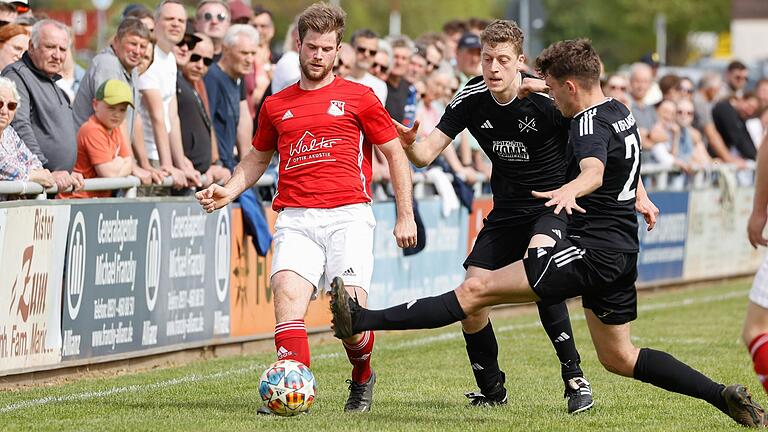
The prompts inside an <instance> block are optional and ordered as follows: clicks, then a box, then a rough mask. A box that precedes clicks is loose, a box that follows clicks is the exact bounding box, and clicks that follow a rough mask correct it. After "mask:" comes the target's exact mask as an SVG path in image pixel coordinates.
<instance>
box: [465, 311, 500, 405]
mask: <svg viewBox="0 0 768 432" xmlns="http://www.w3.org/2000/svg"><path fill="white" fill-rule="evenodd" d="M462 333H463V334H464V340H465V341H466V343H467V355H468V356H469V363H470V365H471V366H472V373H473V374H474V375H475V382H476V383H477V386H478V387H479V388H480V393H483V394H484V395H486V396H488V393H490V392H493V391H494V390H495V391H498V389H494V387H495V386H496V384H497V383H498V382H499V381H501V380H502V378H501V374H502V372H501V369H499V361H498V357H499V345H498V343H497V342H496V336H495V335H494V334H493V325H492V324H491V321H490V320H489V321H488V324H487V325H486V326H485V327H483V329H482V330H480V331H479V332H477V333H472V334H469V333H466V332H462Z"/></svg>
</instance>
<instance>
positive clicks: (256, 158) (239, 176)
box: [195, 149, 274, 213]
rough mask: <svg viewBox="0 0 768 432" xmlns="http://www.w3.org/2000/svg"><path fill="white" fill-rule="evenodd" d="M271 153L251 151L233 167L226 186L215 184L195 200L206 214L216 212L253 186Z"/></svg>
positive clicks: (197, 194)
mask: <svg viewBox="0 0 768 432" xmlns="http://www.w3.org/2000/svg"><path fill="white" fill-rule="evenodd" d="M272 153H274V150H272V151H259V150H256V149H251V151H250V152H249V153H248V154H247V155H245V157H244V158H243V160H241V161H240V163H239V164H237V166H236V167H235V172H234V174H232V178H230V179H229V181H228V182H227V184H225V185H224V186H220V185H218V184H216V183H214V184H212V185H210V186H208V188H206V189H203V190H201V191H200V192H197V193H196V194H195V198H197V201H198V202H199V203H200V205H201V206H202V207H203V210H205V211H206V212H208V213H212V212H213V211H214V210H218V209H220V208H222V207H224V206H226V205H227V204H229V203H231V202H232V201H234V200H235V198H237V197H238V196H239V195H240V194H241V193H243V191H245V190H246V189H248V188H249V187H251V186H253V184H254V183H256V180H258V179H259V178H260V177H261V175H262V174H264V171H265V170H266V169H267V166H269V161H270V160H271V159H272Z"/></svg>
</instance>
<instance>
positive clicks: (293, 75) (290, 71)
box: [272, 51, 301, 94]
mask: <svg viewBox="0 0 768 432" xmlns="http://www.w3.org/2000/svg"><path fill="white" fill-rule="evenodd" d="M299 78H301V66H299V53H297V52H296V51H288V52H286V53H284V54H283V56H282V57H280V60H278V61H277V64H276V65H275V69H274V71H273V72H272V94H277V92H279V91H280V90H282V89H284V88H286V87H288V86H289V85H291V84H294V83H295V82H297V81H299Z"/></svg>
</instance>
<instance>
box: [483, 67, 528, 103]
mask: <svg viewBox="0 0 768 432" xmlns="http://www.w3.org/2000/svg"><path fill="white" fill-rule="evenodd" d="M517 74H518V75H520V85H523V74H522V73H520V71H518V72H517ZM488 93H490V94H491V97H492V98H493V101H494V102H496V105H498V106H507V105H509V104H511V103H512V102H514V101H516V100H517V95H514V96H512V99H510V100H509V102H507V103H501V102H499V100H498V99H496V96H494V95H493V92H492V91H491V89H488Z"/></svg>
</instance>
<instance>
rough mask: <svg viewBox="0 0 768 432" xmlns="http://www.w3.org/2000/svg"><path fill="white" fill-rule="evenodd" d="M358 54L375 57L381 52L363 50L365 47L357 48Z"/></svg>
mask: <svg viewBox="0 0 768 432" xmlns="http://www.w3.org/2000/svg"><path fill="white" fill-rule="evenodd" d="M357 52H358V53H359V54H363V55H365V53H368V55H369V56H371V57H373V56H375V55H376V53H378V52H379V51H378V50H372V49H367V48H363V47H357Z"/></svg>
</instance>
